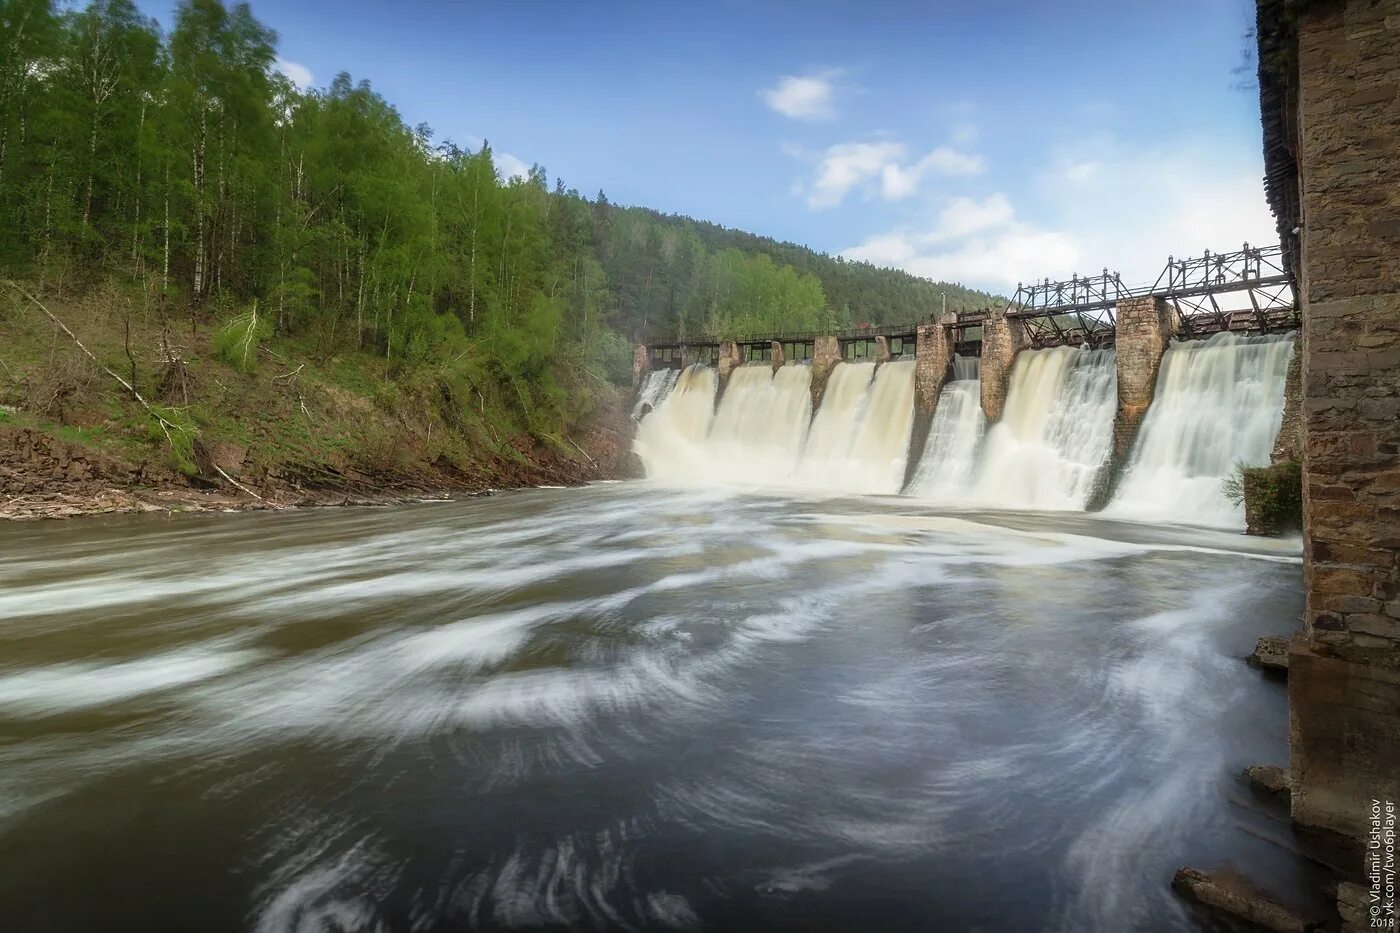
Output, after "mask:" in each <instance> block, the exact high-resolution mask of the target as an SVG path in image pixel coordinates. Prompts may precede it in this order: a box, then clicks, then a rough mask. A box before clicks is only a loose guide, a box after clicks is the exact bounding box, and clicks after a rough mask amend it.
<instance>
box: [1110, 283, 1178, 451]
mask: <svg viewBox="0 0 1400 933" xmlns="http://www.w3.org/2000/svg"><path fill="white" fill-rule="evenodd" d="M1115 321H1116V324H1117V326H1116V334H1115V336H1114V347H1115V349H1114V357H1115V359H1116V366H1117V370H1118V372H1117V377H1118V411H1117V413H1116V414H1115V415H1114V419H1113V454H1114V458H1115V460H1117V461H1118V462H1119V463H1121V462H1123V461H1124V460H1126V459H1127V456H1128V451H1129V450H1131V449H1132V446H1133V438H1135V437H1136V436H1137V430H1138V427H1139V426H1140V425H1141V424H1142V419H1143V418H1145V417H1147V409H1148V407H1149V406H1151V404H1152V395H1153V393H1154V392H1155V391H1156V389H1157V371H1158V369H1159V368H1160V367H1161V365H1162V354H1164V353H1166V352H1167V344H1169V343H1170V342H1171V339H1172V337H1173V336H1175V334H1176V323H1177V322H1176V314H1175V312H1174V311H1173V310H1172V309H1171V307H1170V306H1168V305H1167V303H1166V302H1165V301H1163V300H1162V299H1161V298H1154V297H1152V296H1151V295H1147V296H1144V297H1142V298H1127V299H1125V300H1123V301H1120V302H1118V308H1117V311H1116V312H1115Z"/></svg>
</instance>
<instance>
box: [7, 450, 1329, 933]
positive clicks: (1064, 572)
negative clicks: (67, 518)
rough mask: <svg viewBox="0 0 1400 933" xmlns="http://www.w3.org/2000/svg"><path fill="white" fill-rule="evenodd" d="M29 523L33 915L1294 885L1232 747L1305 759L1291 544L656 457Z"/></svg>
mask: <svg viewBox="0 0 1400 933" xmlns="http://www.w3.org/2000/svg"><path fill="white" fill-rule="evenodd" d="M900 430H903V431H907V428H900ZM891 433H898V432H897V431H894V430H893V429H892V431H891ZM782 443H786V442H785V441H783V442H782ZM785 449H786V448H784V447H782V444H781V443H776V442H775V446H774V453H773V456H774V457H776V456H778V454H779V452H781V451H782V450H785ZM784 456H790V455H787V454H784ZM881 456H882V457H883V456H884V455H883V454H882V455H881ZM881 462H882V463H883V461H881ZM896 467H897V464H890V466H889V470H888V472H891V475H893V471H894V469H896ZM882 468H883V467H882ZM880 475H881V476H883V474H880ZM871 477H872V479H870V480H869V482H871V483H874V482H875V479H874V478H873V477H875V474H871ZM866 481H867V480H866V479H865V478H864V475H862V478H861V482H866ZM880 481H881V482H883V480H880ZM0 541H3V545H4V546H3V550H0V865H3V866H4V869H3V871H0V918H3V924H4V926H5V928H7V929H11V930H17V931H18V930H23V931H47V930H123V931H127V930H129V931H143V933H144V931H153V930H167V929H185V930H200V931H219V930H243V929H253V930H260V931H284V930H306V931H312V930H323V931H330V930H344V931H349V930H356V931H358V930H395V931H398V930H414V931H432V930H459V929H464V928H476V929H518V928H526V927H542V928H555V929H558V928H563V927H566V926H567V927H572V928H580V929H597V930H615V929H616V930H624V929H632V930H656V929H682V930H685V929H703V930H748V929H765V930H785V929H788V930H911V931H912V930H938V929H948V930H965V929H979V930H1024V929H1042V928H1043V929H1057V930H1065V931H1080V930H1105V931H1120V930H1128V929H1164V930H1170V929H1183V930H1185V929H1195V928H1196V922H1197V921H1196V920H1195V919H1194V918H1193V916H1192V915H1190V914H1189V913H1188V912H1187V911H1186V910H1185V909H1184V908H1183V907H1182V906H1181V904H1180V902H1179V901H1177V900H1176V899H1175V898H1174V897H1173V895H1172V894H1171V892H1170V890H1169V887H1168V884H1169V881H1170V879H1171V875H1172V872H1173V870H1174V869H1175V868H1177V867H1178V866H1180V865H1183V864H1191V865H1196V866H1200V867H1206V868H1209V867H1215V866H1219V865H1222V864H1227V863H1228V864H1236V865H1248V866H1250V868H1251V870H1253V871H1257V872H1259V873H1260V874H1263V875H1265V876H1267V877H1269V878H1270V879H1271V881H1272V883H1273V885H1274V886H1275V887H1276V888H1279V889H1283V890H1287V889H1289V888H1291V887H1292V888H1301V887H1302V886H1303V879H1302V878H1301V877H1300V876H1299V872H1300V871H1301V870H1302V869H1300V868H1299V866H1298V865H1297V864H1296V863H1295V861H1294V859H1293V858H1292V857H1291V856H1290V855H1289V853H1288V852H1287V849H1286V846H1287V840H1286V838H1285V837H1286V835H1287V830H1286V827H1285V824H1283V823H1281V822H1280V821H1279V820H1278V819H1277V818H1276V817H1275V816H1273V815H1271V814H1270V813H1268V812H1266V811H1265V810H1264V809H1263V808H1261V807H1260V806H1259V805H1258V804H1256V803H1254V802H1253V800H1252V798H1251V797H1250V795H1249V793H1248V792H1247V790H1246V789H1245V788H1244V785H1243V782H1242V781H1241V779H1240V778H1239V777H1238V774H1239V771H1240V769H1241V768H1243V767H1244V766H1246V765H1249V764H1256V763H1284V762H1285V760H1286V735H1285V731H1286V727H1287V716H1286V711H1285V697H1284V692H1283V689H1282V687H1281V686H1280V685H1279V684H1278V683H1276V682H1272V681H1270V680H1266V679H1264V678H1263V677H1262V676H1261V675H1260V674H1258V673H1256V672H1255V671H1253V670H1252V669H1250V668H1248V667H1246V666H1245V665H1244V663H1243V661H1242V660H1241V659H1242V657H1243V656H1244V655H1245V654H1247V653H1248V652H1249V651H1250V649H1251V648H1252V647H1253V643H1254V640H1255V637H1256V636H1258V635H1259V634H1262V633H1271V632H1282V631H1285V630H1287V629H1288V628H1289V627H1291V625H1292V624H1293V623H1294V622H1295V621H1296V619H1297V618H1298V615H1299V612H1300V604H1301V574H1300V569H1299V559H1298V553H1297V552H1298V544H1297V542H1296V540H1295V541H1292V542H1289V541H1282V542H1279V541H1266V540H1258V539H1248V538H1244V537H1242V536H1240V535H1238V534H1235V533H1230V532H1225V531H1212V530H1204V529H1199V528H1196V529H1187V528H1172V527H1169V526H1155V525H1149V524H1145V523H1142V522H1126V521H1125V522H1116V521H1112V520H1109V519H1106V518H1103V517H1095V516H1089V515H1084V514H1078V513H1056V514H1029V513H1016V512H1000V513H977V512H958V513H952V512H940V511H938V510H937V508H936V507H935V506H933V505H931V504H930V503H929V502H928V501H923V500H919V499H916V498H912V497H893V496H886V497H847V498H834V497H829V496H820V495H807V494H804V493H802V492H800V491H796V492H783V493H778V492H756V491H750V492H739V491H734V490H723V489H714V490H709V489H698V490H690V491H685V490H677V489H666V488H663V487H660V486H657V485H653V484H650V483H643V482H637V483H625V484H604V485H597V486H593V487H588V488H584V489H577V490H533V491H525V492H517V493H508V494H502V495H499V496H496V497H492V498H489V499H479V500H471V501H463V502H455V503H431V504H421V505H414V506H406V507H400V508H393V509H342V510H322V511H301V512H286V513H278V514H267V513H265V514H242V515H176V516H170V517H153V516H139V517H112V518H106V519H92V520H81V521H71V522H63V523H54V524H43V525H35V526H17V527H10V528H4V529H3V530H0Z"/></svg>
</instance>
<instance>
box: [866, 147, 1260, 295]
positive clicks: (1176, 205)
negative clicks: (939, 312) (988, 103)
mask: <svg viewBox="0 0 1400 933" xmlns="http://www.w3.org/2000/svg"><path fill="white" fill-rule="evenodd" d="M1221 151H1222V149H1221V147H1219V146H1218V145H1212V144H1210V143H1208V142H1202V143H1200V144H1196V145H1191V144H1185V145H1182V146H1179V147H1178V148H1176V149H1174V150H1170V151H1158V150H1152V151H1149V152H1148V153H1147V154H1142V153H1141V152H1139V151H1137V150H1134V149H1132V148H1131V147H1123V146H1121V145H1119V144H1118V143H1116V142H1115V141H1113V140H1099V141H1097V142H1096V143H1094V144H1093V145H1092V146H1086V147H1083V148H1082V149H1080V150H1078V151H1074V152H1065V153H1060V154H1058V155H1057V156H1055V157H1054V158H1052V159H1051V160H1050V161H1049V165H1048V167H1047V168H1045V169H1044V170H1043V171H1042V172H1041V173H1040V174H1039V176H1038V178H1036V179H1034V180H1033V181H1034V184H1033V185H1032V190H1031V192H1030V193H1029V194H1028V195H1027V197H1026V201H1027V203H1033V204H1034V205H1035V208H1036V209H1035V218H1034V220H1032V219H1030V218H1028V217H1027V216H1026V215H1025V214H1024V212H1023V211H1018V210H1015V209H1013V205H1012V202H1011V200H1010V198H1008V197H1007V196H1005V195H1003V194H993V195H990V196H988V197H986V198H983V199H980V200H979V199H972V198H953V199H950V200H945V201H943V202H942V203H941V204H940V205H939V207H938V209H937V210H936V211H935V212H934V213H933V214H931V215H930V216H929V217H928V218H927V219H926V220H925V221H924V222H923V223H918V222H915V223H910V224H906V225H904V226H900V227H897V228H895V229H892V230H887V231H883V232H880V233H878V234H876V235H873V236H871V237H868V238H867V239H865V240H864V241H863V242H861V243H859V244H858V245H856V246H853V247H851V248H849V249H846V250H843V251H842V253H843V255H845V256H847V257H849V258H851V259H860V260H865V261H868V262H873V263H875V264H877V265H889V266H895V267H898V268H902V269H905V270H907V271H909V272H912V273H914V274H915V275H923V276H928V277H930V278H936V279H946V280H951V281H960V282H964V283H966V284H969V285H975V286H980V287H983V288H990V289H995V290H998V291H1001V292H1003V293H1005V294H1010V293H1011V291H1013V290H1014V289H1015V287H1016V285H1017V283H1018V282H1032V281H1037V280H1040V279H1044V278H1046V277H1049V278H1051V279H1061V278H1068V277H1069V276H1070V275H1071V274H1073V273H1076V272H1077V273H1081V274H1085V273H1088V274H1093V273H1097V272H1099V271H1100V270H1101V269H1103V268H1104V267H1107V268H1108V269H1109V270H1110V271H1118V272H1121V273H1122V275H1123V280H1124V282H1126V283H1128V284H1130V285H1136V284H1140V283H1151V282H1152V281H1153V280H1155V279H1156V277H1157V275H1158V273H1159V272H1160V271H1161V269H1162V267H1163V266H1164V265H1165V263H1166V260H1167V257H1168V256H1169V255H1175V256H1177V257H1183V256H1198V255H1200V253H1201V251H1202V250H1204V249H1211V250H1221V251H1223V250H1230V249H1238V248H1239V246H1240V244H1241V243H1243V242H1245V241H1248V242H1250V243H1253V244H1256V245H1264V244H1270V243H1273V242H1274V241H1275V240H1276V235H1275V233H1274V225H1273V219H1272V217H1271V216H1270V215H1269V212H1268V208H1267V207H1266V205H1265V201H1264V196H1263V192H1262V189H1261V186H1260V182H1259V176H1260V168H1259V166H1258V165H1256V164H1254V163H1253V162H1251V161H1250V160H1249V159H1241V160H1237V161H1236V162H1235V163H1234V164H1230V163H1228V162H1224V163H1223V162H1222V159H1221V156H1220V153H1221Z"/></svg>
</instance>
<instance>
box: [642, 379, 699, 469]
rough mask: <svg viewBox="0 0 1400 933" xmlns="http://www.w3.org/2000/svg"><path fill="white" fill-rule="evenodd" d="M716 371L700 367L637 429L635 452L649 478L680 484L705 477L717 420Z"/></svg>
mask: <svg viewBox="0 0 1400 933" xmlns="http://www.w3.org/2000/svg"><path fill="white" fill-rule="evenodd" d="M717 385H718V383H717V381H716V379H715V371H714V370H713V369H711V368H710V367H708V366H704V365H701V364H699V363H696V364H695V365H693V366H689V367H687V368H686V369H685V371H684V372H682V373H681V374H680V376H679V378H677V380H676V385H675V388H674V389H672V390H671V392H670V393H669V394H668V395H667V396H666V397H665V399H663V400H662V402H661V404H660V405H658V406H657V408H656V410H655V411H653V412H652V413H651V414H650V415H647V416H646V417H645V418H643V419H642V422H641V424H639V425H637V438H636V440H635V441H634V442H633V449H634V450H635V451H636V452H637V456H638V457H639V458H640V459H641V461H642V466H643V467H644V468H645V469H646V473H647V475H648V476H661V477H666V478H668V479H672V480H675V481H679V482H684V481H687V480H699V479H701V478H703V477H704V475H705V474H704V472H703V470H704V467H703V464H702V463H701V461H702V459H703V457H704V453H705V440H706V438H707V437H708V436H709V433H710V426H711V425H712V424H713V423H714V419H715V388H716V387H717Z"/></svg>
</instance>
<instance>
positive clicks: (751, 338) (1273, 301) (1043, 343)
mask: <svg viewBox="0 0 1400 933" xmlns="http://www.w3.org/2000/svg"><path fill="white" fill-rule="evenodd" d="M1144 297H1153V298H1160V299H1162V300H1164V301H1166V302H1167V303H1168V304H1169V305H1170V306H1171V307H1172V308H1173V309H1174V311H1175V312H1176V315H1177V318H1178V320H1179V322H1180V326H1179V330H1178V336H1180V337H1187V338H1194V337H1204V336H1208V335H1210V334H1214V333H1219V332H1220V331H1230V332H1233V333H1251V334H1261V333H1276V332H1280V331H1287V330H1292V329H1295V328H1297V327H1298V326H1299V323H1300V321H1299V316H1298V302H1297V297H1296V295H1295V290H1294V284H1293V274H1292V271H1291V270H1290V269H1289V268H1288V260H1287V257H1286V254H1285V253H1284V251H1283V248H1282V247H1281V246H1265V247H1252V246H1250V245H1249V244H1248V243H1246V244H1244V247H1243V248H1242V249H1240V250H1237V251H1235V252H1230V253H1212V252H1210V251H1209V250H1207V251H1206V252H1205V253H1203V254H1202V255H1201V256H1199V257H1195V258H1191V259H1177V258H1176V257H1174V256H1173V257H1168V259H1167V263H1166V265H1165V266H1164V267H1163V268H1162V272H1161V274H1160V275H1158V276H1157V280H1156V281H1155V282H1153V283H1152V284H1150V285H1139V286H1136V287H1134V286H1127V285H1124V284H1123V279H1122V276H1120V275H1119V274H1118V273H1117V272H1109V271H1108V270H1107V269H1104V270H1103V271H1102V272H1101V273H1099V274H1097V275H1087V276H1079V275H1074V276H1071V277H1070V278H1069V279H1067V280H1064V281H1060V282H1052V281H1050V280H1049V279H1046V280H1045V281H1043V282H1038V283H1035V284H1031V285H1024V284H1022V285H1018V286H1017V287H1016V294H1015V295H1014V297H1012V298H1011V300H1010V301H1009V302H1008V303H1007V305H1006V308H1005V314H1006V316H1007V317H1009V318H1012V319H1014V320H1017V321H1019V322H1020V323H1021V324H1022V326H1024V328H1025V331H1026V336H1027V338H1029V340H1030V345H1031V346H1032V347H1036V348H1041V347H1052V346H1062V345H1079V344H1087V345H1089V346H1092V347H1103V346H1110V345H1112V344H1113V341H1114V334H1115V328H1116V321H1115V320H1114V309H1115V308H1116V306H1117V305H1118V303H1119V302H1120V301H1124V300H1126V299H1129V298H1144ZM991 316H992V311H991V309H990V308H988V309H985V310H982V311H964V312H959V314H958V315H957V318H956V320H954V321H951V322H947V323H945V326H946V327H948V328H949V330H950V331H951V332H952V333H951V336H952V339H953V344H954V348H955V350H956V352H958V353H959V354H961V355H964V356H975V355H977V354H978V353H979V352H980V344H981V341H982V326H983V324H984V323H985V322H986V321H987V320H988V319H989V318H990V317H991ZM931 320H932V316H930V317H929V318H927V319H925V322H924V323H926V322H928V321H931ZM917 327H918V324H917V323H916V324H892V325H884V326H880V327H857V328H848V329H845V330H840V331H837V332H836V333H835V334H832V333H830V332H793V333H777V334H747V335H742V336H740V337H737V338H729V339H733V340H734V341H735V343H737V344H738V345H739V350H740V353H741V354H742V355H743V357H744V359H745V360H751V361H757V360H770V359H772V355H773V351H772V347H773V344H774V343H777V344H780V345H781V346H782V349H783V358H784V359H785V360H805V359H811V358H812V351H813V347H814V345H815V342H816V339H817V338H818V337H831V336H835V337H836V339H837V342H838V343H839V345H840V348H841V356H842V358H843V359H862V358H865V357H871V356H874V353H875V338H876V337H884V338H885V339H886V340H887V341H888V343H889V345H890V352H891V353H892V354H893V355H895V356H898V355H900V354H901V353H908V352H912V351H913V348H914V343H915V335H916V331H917ZM720 342H721V338H719V337H716V336H710V335H705V336H697V337H692V338H689V339H686V340H680V339H674V338H673V339H669V340H660V341H656V342H650V343H648V344H647V346H648V348H649V352H650V355H651V364H652V367H653V368H662V367H666V366H678V365H681V363H682V359H683V358H684V360H686V361H689V362H710V363H713V362H714V361H715V360H716V359H718V356H719V345H720Z"/></svg>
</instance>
